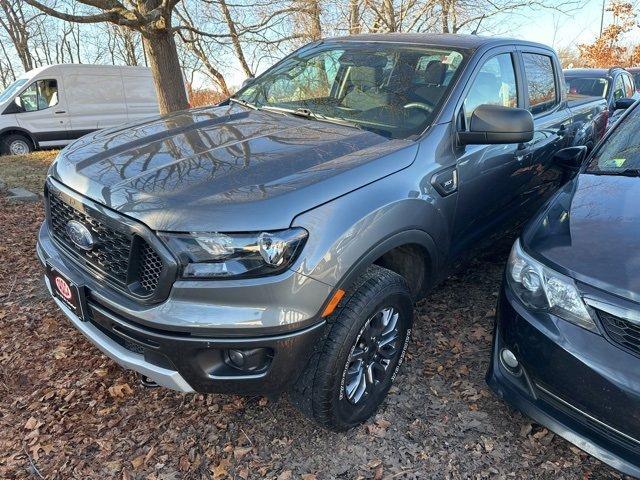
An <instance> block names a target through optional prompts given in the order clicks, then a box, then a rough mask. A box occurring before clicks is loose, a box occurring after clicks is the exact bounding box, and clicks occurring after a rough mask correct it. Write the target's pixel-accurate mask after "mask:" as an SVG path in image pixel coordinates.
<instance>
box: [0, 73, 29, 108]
mask: <svg viewBox="0 0 640 480" xmlns="http://www.w3.org/2000/svg"><path fill="white" fill-rule="evenodd" d="M25 83H27V80H26V79H25V78H21V79H19V80H16V81H15V82H13V83H12V84H11V85H9V86H8V87H7V88H5V89H4V91H3V92H2V93H0V103H4V102H6V101H7V100H9V99H10V98H11V97H13V96H14V95H15V94H16V93H17V92H18V90H20V87H22V86H23V85H24V84H25Z"/></svg>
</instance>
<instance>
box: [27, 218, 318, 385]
mask: <svg viewBox="0 0 640 480" xmlns="http://www.w3.org/2000/svg"><path fill="white" fill-rule="evenodd" d="M38 256H39V257H40V260H41V261H42V262H43V263H45V264H48V265H50V266H53V267H54V268H55V269H56V270H57V271H59V272H60V274H62V275H64V277H66V278H67V279H68V280H69V281H70V282H72V283H73V284H75V285H86V286H87V287H86V292H87V293H86V301H85V308H84V315H83V318H80V317H79V316H78V315H76V314H75V313H74V312H73V311H72V310H71V309H70V308H69V307H68V306H67V305H65V304H64V303H63V301H61V300H60V299H59V298H56V296H55V295H54V300H55V301H56V303H57V304H58V306H59V307H60V309H61V310H62V311H63V312H64V313H65V314H66V316H67V317H68V318H69V319H70V321H71V322H72V323H73V324H74V326H75V327H76V328H77V329H78V330H80V331H81V332H82V333H83V334H84V335H85V336H86V337H87V338H88V339H89V340H90V341H91V342H92V343H93V344H94V345H96V346H97V347H98V348H99V349H100V350H101V351H102V352H103V353H104V354H105V355H107V356H108V357H110V358H111V359H113V360H114V361H116V362H117V363H119V364H120V365H121V366H123V367H125V368H127V369H131V370H135V371H137V372H138V373H140V374H141V375H143V377H146V378H145V380H146V381H147V382H148V383H150V384H157V385H160V386H164V387H167V388H171V389H174V390H178V391H182V392H194V391H196V392H202V393H233V394H266V395H275V394H278V393H281V392H283V391H285V390H286V389H287V388H288V386H289V385H290V383H291V382H293V381H295V380H296V379H297V377H298V376H299V374H300V372H301V371H302V370H303V368H304V367H305V365H306V362H307V360H308V358H309V356H310V355H311V352H312V351H313V349H314V346H315V345H316V343H317V342H318V340H319V338H320V337H321V336H322V334H323V331H324V326H325V322H324V321H322V320H316V321H313V319H307V322H306V323H305V322H303V323H305V324H304V326H303V327H302V328H298V329H295V328H292V326H291V325H287V328H288V329H287V330H286V331H285V332H281V333H277V332H273V329H269V330H268V331H269V332H270V333H269V334H268V335H264V336H262V335H255V334H254V332H255V330H252V333H248V332H247V331H246V330H242V329H238V330H241V331H238V332H237V333H235V335H229V332H228V330H227V331H225V332H224V333H225V335H222V336H218V335H216V334H215V332H211V331H209V333H207V331H197V332H193V331H191V332H190V331H187V329H185V328H181V329H179V330H178V329H175V330H172V329H168V328H166V326H167V323H166V322H167V318H164V319H163V323H162V324H160V323H158V325H155V326H152V325H150V319H152V318H153V315H149V309H147V310H146V312H145V313H146V315H144V322H136V321H135V319H132V318H131V310H130V309H126V310H125V312H126V314H122V313H121V312H118V311H117V310H116V309H115V308H113V307H112V306H111V305H109V304H108V302H105V301H104V299H103V298H102V297H101V296H100V295H99V294H97V292H96V291H92V289H91V287H90V286H91V285H93V283H92V282H91V279H89V278H87V275H86V273H84V272H83V271H81V270H79V269H77V268H75V267H74V266H73V265H70V264H69V263H68V262H65V261H64V260H63V259H61V257H60V253H59V252H58V251H57V250H56V248H55V245H54V244H53V243H52V242H51V239H50V238H49V237H48V236H47V231H46V227H45V228H43V230H42V231H41V233H40V238H39V242H38ZM45 281H46V283H47V287H48V288H49V292H50V293H51V294H52V295H53V288H56V287H55V286H54V285H52V284H51V281H49V279H48V278H47V277H45ZM171 301H173V300H172V299H171V296H170V298H169V300H167V301H166V302H165V305H164V307H166V303H168V302H171ZM162 305H163V304H160V306H154V307H151V310H153V309H155V308H159V309H160V310H161V311H162V309H163V306H162ZM195 306H196V305H195V304H189V307H190V310H189V311H190V312H192V311H193V308H194V307H195ZM165 309H166V308H165ZM204 312H208V310H207V309H206V308H205V309H203V315H202V316H204ZM158 317H160V312H159V314H158ZM202 321H203V323H204V322H205V321H206V319H205V318H202ZM219 321H220V319H219V318H218V319H216V322H219Z"/></svg>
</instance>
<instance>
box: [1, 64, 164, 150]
mask: <svg viewBox="0 0 640 480" xmlns="http://www.w3.org/2000/svg"><path fill="white" fill-rule="evenodd" d="M156 114H158V100H157V98H156V92H155V89H154V87H153V81H152V78H151V72H150V70H149V69H148V68H144V67H119V66H111V65H104V66H102V65H73V64H61V65H50V66H46V67H40V68H36V69H34V70H31V71H30V72H27V73H26V74H24V75H23V76H22V77H20V78H19V79H18V80H16V81H15V82H13V83H12V84H11V85H10V86H9V87H8V88H7V89H6V90H5V91H4V92H2V93H0V153H2V154H14V155H20V154H25V153H29V152H30V151H32V150H34V149H36V148H42V147H54V146H56V147H57V146H62V145H66V144H67V143H70V142H71V141H72V140H75V139H76V138H79V137H81V136H83V135H85V134H87V133H89V132H93V131H94V130H98V129H101V128H106V127H112V126H115V125H119V124H121V123H125V122H127V121H132V120H137V119H139V118H143V117H147V116H151V115H156Z"/></svg>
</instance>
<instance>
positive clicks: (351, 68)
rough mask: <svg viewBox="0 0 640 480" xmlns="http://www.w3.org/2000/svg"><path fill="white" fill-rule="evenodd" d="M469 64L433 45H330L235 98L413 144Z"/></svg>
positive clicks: (305, 53)
mask: <svg viewBox="0 0 640 480" xmlns="http://www.w3.org/2000/svg"><path fill="white" fill-rule="evenodd" d="M463 60H464V55H463V54H462V53H460V52H458V51H455V50H446V49H441V48H434V47H428V46H425V47H418V46H414V45H401V44H392V43H389V44H385V43H380V44H374V45H371V44H361V43H355V42H349V43H343V44H339V45H338V44H333V45H332V44H324V45H320V46H317V47H312V48H309V49H306V50H302V51H300V52H297V53H295V54H293V55H291V56H289V57H287V58H286V59H285V60H284V61H283V62H281V63H280V64H279V65H277V66H276V67H274V68H273V69H271V70H269V71H268V72H267V73H265V74H264V75H262V76H260V77H258V78H257V79H256V80H254V81H253V83H251V84H250V85H249V86H248V87H246V88H244V89H242V90H241V91H240V92H239V93H238V94H237V95H236V96H235V99H236V100H238V101H241V102H246V103H249V104H251V105H253V106H255V107H257V108H264V109H265V110H269V109H273V110H275V111H281V112H285V113H286V112H291V113H297V114H304V115H305V116H307V117H311V118H315V119H316V120H320V121H323V120H324V121H331V120H334V121H336V120H338V121H342V122H343V123H349V124H352V125H355V126H357V127H359V128H363V129H366V130H370V131H374V132H376V133H378V134H381V135H384V136H385V137H388V138H406V137H409V136H411V135H415V134H419V133H421V132H422V131H423V130H424V129H425V128H426V127H427V126H428V125H429V124H430V123H431V122H432V121H433V119H434V117H435V114H436V113H437V111H438V108H439V106H440V104H441V103H442V101H443V100H444V99H445V98H446V96H447V93H448V91H449V89H450V88H451V86H452V85H453V83H454V79H455V78H456V75H457V73H458V71H459V70H460V68H459V67H460V64H461V63H462V61H463Z"/></svg>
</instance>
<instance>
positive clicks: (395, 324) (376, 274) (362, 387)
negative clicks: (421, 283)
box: [290, 265, 413, 431]
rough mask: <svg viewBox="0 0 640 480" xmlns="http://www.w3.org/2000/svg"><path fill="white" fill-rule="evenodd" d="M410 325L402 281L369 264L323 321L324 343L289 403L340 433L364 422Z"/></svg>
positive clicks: (393, 370)
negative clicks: (325, 322)
mask: <svg viewBox="0 0 640 480" xmlns="http://www.w3.org/2000/svg"><path fill="white" fill-rule="evenodd" d="M412 324H413V300H412V297H411V291H410V289H409V287H408V286H407V283H406V282H405V280H404V278H402V277H401V276H400V275H398V274H396V273H394V272H392V271H391V270H387V269H386V268H382V267H379V266H377V265H372V266H371V267H369V268H368V269H367V271H366V272H365V273H364V274H363V275H362V276H361V277H360V278H359V279H358V280H357V281H356V282H355V284H354V285H353V286H352V287H351V289H350V290H349V292H347V294H346V295H345V297H344V298H343V300H342V301H341V302H340V304H339V305H338V308H337V309H336V311H335V312H334V313H333V314H332V315H331V316H330V317H329V319H328V326H327V330H326V333H325V338H324V341H323V342H320V343H319V344H318V347H316V351H314V352H313V354H312V355H311V358H310V360H309V362H308V363H307V365H306V367H305V369H304V371H303V373H302V374H301V375H300V377H299V378H298V380H297V382H296V384H295V385H294V386H293V388H292V390H291V392H290V399H291V400H292V402H293V403H294V405H296V406H297V407H298V408H299V409H300V410H302V412H303V413H304V414H305V415H307V416H308V417H310V418H312V419H313V420H315V421H316V422H317V423H319V424H320V425H322V426H323V427H325V428H328V429H330V430H335V431H344V430H348V429H350V428H352V427H355V426H356V425H359V424H360V423H362V422H364V421H365V420H367V419H368V418H370V417H371V416H372V415H373V414H374V413H375V412H376V410H377V409H378V407H379V406H380V405H381V404H382V402H383V401H384V399H385V397H386V395H387V393H388V392H389V389H390V388H391V385H392V383H393V380H394V379H395V377H396V374H397V372H398V369H399V368H400V365H402V361H403V358H404V353H405V350H406V348H407V344H408V342H409V338H410V335H411V327H412ZM367 347H368V350H367ZM367 365H372V367H371V368H370V369H369V368H367ZM371 380H373V381H371Z"/></svg>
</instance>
